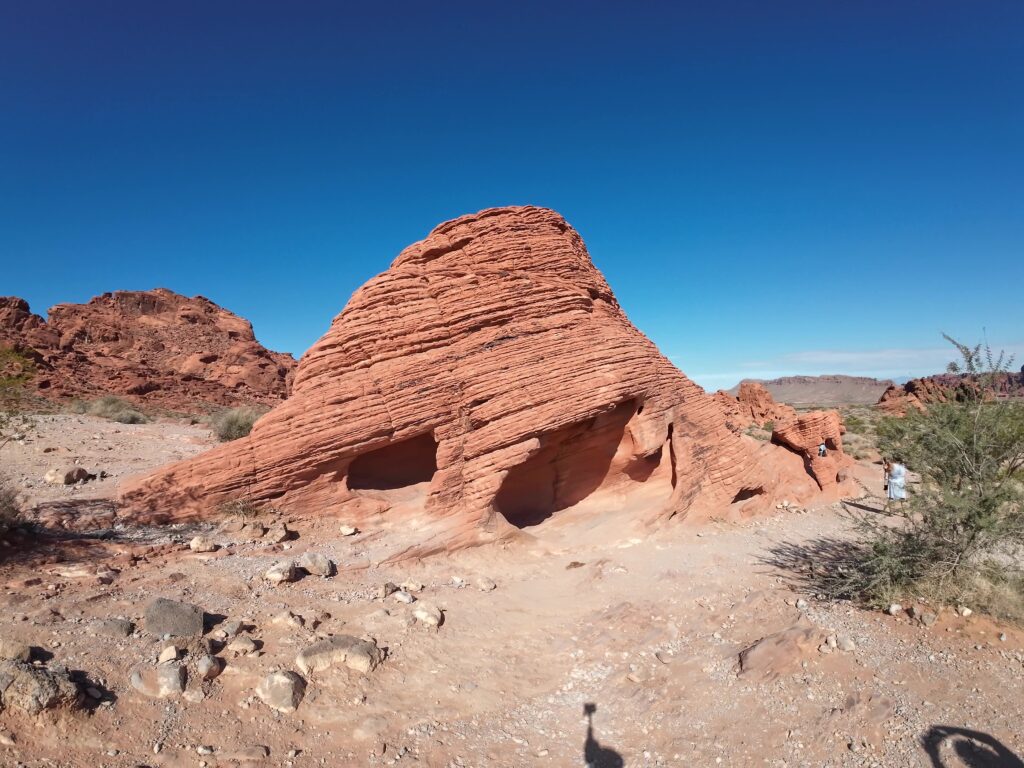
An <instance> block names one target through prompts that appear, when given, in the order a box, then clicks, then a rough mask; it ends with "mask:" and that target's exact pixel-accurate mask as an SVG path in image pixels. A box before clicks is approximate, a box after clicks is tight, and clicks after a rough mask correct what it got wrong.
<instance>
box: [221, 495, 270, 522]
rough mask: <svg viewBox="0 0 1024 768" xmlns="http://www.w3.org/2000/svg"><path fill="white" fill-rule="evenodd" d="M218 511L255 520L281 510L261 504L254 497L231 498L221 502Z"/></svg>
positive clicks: (227, 515)
mask: <svg viewBox="0 0 1024 768" xmlns="http://www.w3.org/2000/svg"><path fill="white" fill-rule="evenodd" d="M217 512H218V513H219V514H221V515H224V516H225V517H239V518H241V519H243V520H253V519H255V518H257V517H260V516H262V515H271V516H273V515H276V514H278V513H279V512H280V510H279V509H278V508H277V507H273V506H270V505H261V504H259V503H257V502H255V501H253V500H252V499H231V500H230V501H225V502H223V503H221V504H220V505H219V506H218V507H217Z"/></svg>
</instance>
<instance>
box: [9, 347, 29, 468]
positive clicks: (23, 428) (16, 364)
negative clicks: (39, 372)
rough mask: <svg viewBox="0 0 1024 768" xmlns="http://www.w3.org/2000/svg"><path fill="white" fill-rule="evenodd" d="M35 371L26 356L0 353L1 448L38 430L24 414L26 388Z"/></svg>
mask: <svg viewBox="0 0 1024 768" xmlns="http://www.w3.org/2000/svg"><path fill="white" fill-rule="evenodd" d="M34 371H35V366H34V365H33V364H32V361H31V360H30V359H29V358H28V357H26V356H25V355H23V354H21V353H20V352H17V351H15V350H14V349H11V348H9V347H4V348H2V349H0V448H3V447H4V446H5V445H7V443H9V442H10V441H11V440H14V439H16V438H17V437H18V436H19V435H27V434H28V433H29V432H31V431H32V429H33V428H34V427H35V422H34V421H32V419H30V418H29V417H28V416H27V415H26V414H25V413H24V412H23V410H22V407H23V402H22V401H23V397H24V386H25V383H26V382H27V381H28V380H29V379H30V378H31V377H32V374H33V373H34Z"/></svg>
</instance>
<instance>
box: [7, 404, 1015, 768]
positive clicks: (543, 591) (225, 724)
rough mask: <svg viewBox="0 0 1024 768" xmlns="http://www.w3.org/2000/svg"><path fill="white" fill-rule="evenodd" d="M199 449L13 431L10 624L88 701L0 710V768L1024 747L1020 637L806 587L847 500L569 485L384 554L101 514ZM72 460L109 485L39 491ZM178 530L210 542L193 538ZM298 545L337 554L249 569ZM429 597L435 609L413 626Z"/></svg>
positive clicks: (905, 756) (189, 443)
mask: <svg viewBox="0 0 1024 768" xmlns="http://www.w3.org/2000/svg"><path fill="white" fill-rule="evenodd" d="M745 439H749V440H753V438H745ZM214 443H215V440H214V439H213V437H212V436H211V435H210V433H209V432H208V431H207V430H205V429H204V428H203V427H201V426H186V425H183V424H178V423H172V422H163V423H154V424H141V425H121V424H115V423H113V422H109V421H105V420H102V419H97V418H94V417H90V416H66V415H55V416H46V417H40V418H39V423H38V429H37V430H36V431H35V432H34V433H32V434H30V435H29V436H27V437H26V438H25V439H24V440H22V441H19V442H15V443H12V444H10V445H8V446H7V447H6V448H5V449H4V450H5V454H6V457H5V466H6V467H7V469H8V472H9V473H10V474H11V475H12V477H13V479H14V480H15V482H16V484H17V485H18V486H19V490H20V491H21V492H22V494H23V496H24V499H25V500H26V501H27V503H28V505H29V506H30V507H38V510H39V512H38V513H37V515H36V517H37V519H40V520H42V521H43V522H45V523H47V525H49V526H50V529H49V530H48V531H47V532H45V533H42V534H40V535H37V536H34V537H32V538H31V539H23V540H20V541H19V540H16V541H14V542H12V544H11V546H9V547H8V548H6V550H5V557H4V559H3V561H2V563H0V583H3V584H4V585H5V587H4V590H3V595H2V600H3V611H2V618H0V637H2V639H3V641H4V643H6V644H11V643H13V644H24V645H26V646H28V647H30V648H31V654H32V658H33V659H34V660H35V661H36V662H37V663H39V664H41V665H45V666H46V667H47V668H54V667H59V666H63V667H66V668H67V669H68V670H69V671H70V675H71V677H72V678H73V679H74V680H76V682H78V684H79V685H80V687H82V688H83V689H84V690H86V691H87V693H86V695H85V706H84V708H81V709H76V710H69V709H55V710H46V711H44V712H42V713H41V714H39V715H35V716H32V715H27V714H24V713H20V712H18V711H16V710H15V709H14V708H11V707H8V708H7V709H6V710H5V711H4V712H3V713H2V714H0V729H2V733H0V764H2V765H5V766H7V765H10V766H32V767H33V768H34V767H35V766H85V765H88V766H105V767H106V766H110V767H111V768H119V767H121V766H125V767H128V766H167V767H170V766H206V767H207V768H213V767H214V766H236V765H250V764H253V765H255V764H265V765H275V766H277V765H280V766H295V767H296V768H299V767H300V766H320V765H370V766H373V765H406V764H408V765H424V766H437V767H439V768H440V767H447V766H579V765H585V764H587V763H589V764H591V765H594V766H602V767H603V766H630V767H632V766H638V767H639V766H715V765H723V766H908V767H909V766H921V767H922V768H938V767H939V766H942V767H943V768H954V767H959V766H968V767H969V766H1018V765H1020V761H1019V758H1017V757H1015V756H1014V755H1020V754H1022V753H1024V729H1022V728H1021V723H1022V722H1024V700H1022V698H1021V696H1020V691H1021V690H1022V678H1024V633H1021V632H1020V631H1019V630H1017V629H1015V628H1013V627H1007V626H1000V625H997V624H996V623H994V622H992V621H990V620H989V619H987V618H985V617H983V616H980V615H978V614H976V613H971V614H970V615H966V616H964V615H961V613H960V612H958V611H955V610H953V609H951V608H949V607H946V606H928V605H922V604H918V605H911V604H909V603H908V604H907V605H906V606H905V607H906V608H908V609H912V610H911V611H910V612H909V613H908V612H907V611H899V612H897V613H896V615H889V614H887V613H884V612H881V611H869V610H865V609H862V608H858V607H855V606H853V605H851V604H849V603H846V602H842V601H839V602H836V601H830V600H825V599H819V595H818V594H817V592H816V590H815V585H814V574H815V572H816V569H820V568H827V567H828V562H829V560H828V551H829V548H830V547H842V546H843V542H844V541H846V540H848V538H849V536H850V535H851V532H850V527H849V523H848V521H847V519H846V517H845V514H844V511H843V507H842V505H841V504H831V505H826V506H821V507H817V508H808V509H797V508H795V507H791V508H789V509H784V510H777V511H776V513H775V514H772V515H769V516H763V517H758V518H751V519H739V520H730V519H720V520H713V521H712V522H710V523H705V524H701V525H696V524H691V523H688V522H687V521H685V520H684V521H680V522H676V521H671V522H670V523H669V524H667V525H663V526H660V527H658V528H657V529H654V530H652V529H645V528H642V527H640V526H638V525H637V524H636V523H635V522H634V520H635V519H636V515H634V514H633V512H634V510H631V509H630V508H629V506H628V505H625V504H624V505H622V506H621V507H614V505H612V506H611V507H609V505H608V503H607V501H604V502H602V503H603V504H604V506H603V507H602V508H601V509H595V508H594V507H593V505H590V506H588V504H587V502H583V503H581V504H580V505H578V506H577V507H575V508H571V509H567V510H565V511H563V512H560V513H558V514H556V515H555V516H553V517H552V518H550V519H549V520H548V521H546V522H544V523H543V524H541V525H538V526H535V527H531V528H527V529H524V531H523V533H522V535H521V536H519V537H518V538H517V539H515V540H513V541H511V542H506V543H502V544H497V545H491V546H484V547H478V548H471V549H467V550H462V551H457V552H454V553H450V554H443V555H437V556H434V557H428V558H424V559H421V560H414V561H408V560H403V561H398V562H392V561H389V560H388V555H389V553H392V552H394V551H395V549H396V546H397V547H399V548H400V545H401V543H402V542H403V541H410V542H412V541H414V540H415V539H416V538H417V529H416V524H415V523H414V522H413V523H409V522H406V523H401V522H391V523H387V524H385V523H384V522H382V523H381V524H380V525H379V526H371V525H364V526H363V530H360V531H358V532H356V533H354V534H351V535H345V534H350V533H351V532H350V531H347V530H346V531H344V532H343V526H344V525H345V524H346V521H345V520H339V519H336V518H333V517H316V516H308V515H307V516H302V517H299V516H292V515H289V512H288V510H282V511H279V512H278V511H271V512H263V513H255V514H251V515H247V516H246V517H244V518H242V519H235V518H231V517H229V516H222V517H220V518H218V519H217V520H214V521H211V522H210V523H209V524H205V525H201V526H186V525H176V526H169V527H159V528H146V527H134V526H129V525H125V524H124V523H123V522H120V521H118V520H117V519H116V516H110V515H113V513H109V514H108V512H107V511H106V510H107V508H106V507H104V504H105V500H107V499H109V498H110V497H111V496H112V494H113V492H114V487H115V483H116V482H117V481H118V480H119V479H120V478H122V477H124V476H126V475H129V474H133V473H136V472H143V471H146V470H149V469H152V468H154V467H157V466H160V465H162V464H165V463H167V462H170V461H174V460H177V459H180V458H183V457H187V456H191V455H194V454H196V453H198V452H201V451H203V450H205V449H206V448H208V447H209V446H211V445H213V444H214ZM57 456H59V460H58V459H57V458H55V457H57ZM75 463H77V464H79V465H81V466H85V467H87V468H88V469H89V471H90V472H93V473H98V472H100V471H104V472H107V473H108V474H109V475H110V477H109V478H106V479H100V477H97V479H96V480H91V481H89V482H86V483H84V484H82V485H75V486H70V487H63V486H53V485H49V484H45V483H43V482H42V480H41V479H42V477H43V475H44V474H45V473H46V471H47V470H48V469H50V468H51V467H52V466H54V465H57V464H60V465H68V464H75ZM855 471H856V476H857V478H858V480H860V482H861V484H862V486H863V488H864V494H863V498H861V499H859V500H856V503H857V504H860V505H861V506H862V507H869V508H877V507H878V505H879V501H878V499H877V496H878V495H880V493H881V488H880V472H879V471H878V466H877V465H876V464H874V463H872V461H871V460H870V459H862V460H861V461H860V462H859V463H858V465H857V467H856V470H855ZM781 501H782V500H779V502H780V503H781ZM97 510H98V511H97ZM79 511H81V514H79ZM90 515H91V516H90ZM104 515H108V516H104ZM76 521H77V522H76ZM79 529H81V530H79ZM264 530H265V531H266V533H265V534H264V535H263V536H258V533H259V532H260V531H264ZM196 536H201V537H206V538H207V539H209V540H210V541H209V542H208V544H209V543H212V544H214V545H216V547H217V548H216V549H215V550H214V551H208V552H195V551H193V550H192V549H191V548H190V546H189V545H190V542H191V541H192V540H193V538H194V537H196ZM201 548H206V547H201ZM307 552H312V553H319V554H322V555H325V556H326V557H327V558H329V559H330V560H331V561H333V563H334V564H335V566H336V573H334V574H333V575H330V576H326V577H322V576H316V575H311V574H310V575H305V576H303V577H301V578H298V579H297V580H296V581H294V582H288V581H284V582H281V583H277V584H274V583H272V582H269V581H267V580H266V579H265V578H264V574H265V573H266V572H267V570H268V568H270V567H271V566H273V565H274V564H276V563H279V562H281V561H282V560H286V561H293V560H300V559H301V557H302V555H303V554H304V553H307ZM389 584H390V585H393V587H397V588H399V589H398V592H397V593H392V592H391V590H392V588H393V587H392V586H387V585H389ZM157 598H167V599H170V600H175V601H181V602H184V603H188V604H194V605H196V606H199V607H200V608H201V609H202V611H203V613H204V614H205V616H204V620H205V626H204V628H203V631H204V635H203V637H201V638H200V637H194V638H192V639H191V640H188V641H187V642H183V641H180V640H179V641H178V642H177V643H176V645H177V646H178V647H177V648H175V649H174V650H172V651H170V654H171V655H172V656H174V657H175V658H174V659H172V660H170V661H167V660H166V659H167V658H168V656H167V653H168V652H167V650H166V649H167V647H168V645H170V644H171V643H170V642H169V641H168V640H165V639H163V638H162V637H161V636H154V634H153V633H152V631H149V630H152V626H150V627H149V630H147V618H146V613H147V607H148V606H149V605H150V603H151V602H152V601H154V600H155V599H157ZM410 598H411V599H412V600H413V602H411V603H406V602H402V600H409V599H410ZM424 608H425V609H426V610H425V611H424V610H423V609H424ZM435 610H436V611H439V612H440V614H441V616H442V617H443V618H442V621H441V623H440V626H432V623H433V622H432V621H431V620H430V619H427V620H426V621H425V620H424V619H423V618H422V615H430V614H433V615H434V616H436V615H437V613H435V612H434V611H435ZM911 614H912V615H911ZM340 635H351V636H354V637H356V638H361V639H372V640H374V641H375V642H376V644H377V646H378V647H379V649H380V655H381V661H380V663H379V665H377V666H376V667H375V668H373V669H371V670H370V671H365V670H359V669H351V668H349V667H347V666H345V665H343V664H336V665H334V666H331V667H328V668H326V669H320V670H317V671H313V672H310V673H309V674H307V675H304V678H305V681H306V685H305V690H304V696H303V698H302V699H301V702H300V703H299V704H298V706H297V708H296V709H295V710H294V711H291V712H282V711H278V710H275V709H273V708H271V707H270V706H268V705H267V704H266V703H264V700H263V699H262V698H261V697H260V696H258V695H257V692H256V691H257V687H258V686H259V685H260V683H261V681H262V680H263V679H264V678H265V677H266V676H267V675H268V674H269V673H271V672H274V671H295V670H297V666H296V663H297V654H299V652H300V651H302V650H303V649H304V648H306V647H308V646H310V645H312V644H313V643H315V642H317V641H318V640H322V639H325V638H330V637H334V636H340ZM162 654H163V656H164V658H165V662H164V664H163V666H166V665H167V664H173V665H180V666H181V667H182V668H183V669H185V671H186V674H187V680H186V683H185V686H184V691H183V692H179V691H174V692H173V694H172V695H169V696H167V697H163V698H160V697H155V696H154V693H155V691H154V690H153V688H152V685H150V684H149V682H147V681H149V680H150V679H151V677H150V676H151V675H152V674H153V673H154V671H155V670H156V669H157V668H158V665H157V661H158V658H159V657H161V655H162ZM207 654H212V655H213V656H215V657H216V658H217V659H219V660H221V661H220V662H219V664H222V665H223V671H222V672H221V673H220V674H219V676H216V677H213V679H203V677H202V675H201V673H200V672H199V666H198V665H199V663H200V659H201V658H202V657H203V656H206V655H207ZM741 659H742V661H741ZM133 673H138V675H137V676H136V683H135V684H133V682H132V677H133Z"/></svg>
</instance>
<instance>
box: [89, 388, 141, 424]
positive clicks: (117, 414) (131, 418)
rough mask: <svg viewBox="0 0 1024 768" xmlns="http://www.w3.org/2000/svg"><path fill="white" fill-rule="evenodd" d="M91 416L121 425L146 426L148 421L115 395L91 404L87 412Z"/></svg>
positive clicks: (129, 404)
mask: <svg viewBox="0 0 1024 768" xmlns="http://www.w3.org/2000/svg"><path fill="white" fill-rule="evenodd" d="M85 412H86V413H88V414H89V415H90V416H99V417H100V418H103V419H110V420H111V421H116V422H118V423H120V424H145V423H146V422H147V421H149V419H147V418H146V417H145V416H144V415H143V414H142V413H141V412H140V411H138V410H137V409H136V408H135V406H133V405H132V404H131V403H129V402H127V401H125V400H122V399H121V398H119V397H114V396H113V395H107V396H106V397H101V398H99V399H98V400H93V401H92V402H91V403H89V405H88V407H87V408H86V410H85Z"/></svg>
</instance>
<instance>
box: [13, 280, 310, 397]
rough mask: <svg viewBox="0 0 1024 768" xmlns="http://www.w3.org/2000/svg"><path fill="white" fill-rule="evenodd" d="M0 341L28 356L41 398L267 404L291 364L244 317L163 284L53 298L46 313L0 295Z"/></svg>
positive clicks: (279, 393)
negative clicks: (66, 300)
mask: <svg viewBox="0 0 1024 768" xmlns="http://www.w3.org/2000/svg"><path fill="white" fill-rule="evenodd" d="M0 345H3V346H10V347H14V348H15V349H18V350H19V351H21V352H23V353H24V354H26V355H27V356H29V357H31V358H32V359H33V360H34V362H35V367H36V373H35V375H34V376H33V377H32V379H31V380H30V385H31V386H33V387H35V388H36V389H37V391H38V392H39V393H40V394H42V395H45V396H47V397H52V398H68V397H85V398H88V397H97V396H100V395H108V394H113V395H122V396H126V397H128V398H130V399H133V400H137V401H140V402H146V403H154V404H159V405H161V406H165V407H169V408H189V407H191V406H193V405H195V404H198V403H213V404H220V405H234V404H238V403H264V404H268V405H270V404H274V403H277V402H280V401H281V400H282V399H284V398H285V397H286V395H287V391H288V379H289V377H290V375H291V372H292V370H293V369H294V367H295V361H294V360H293V359H292V357H291V355H286V354H282V353H278V352H270V351H269V350H267V349H265V348H264V347H263V346H262V345H260V344H259V343H258V342H257V341H256V338H255V336H254V335H253V331H252V326H251V325H250V324H249V322H248V321H247V320H244V319H242V318H241V317H238V316H237V315H234V314H232V313H231V312H228V311H227V310H226V309H223V308H221V307H219V306H217V305H216V304H214V303H213V302H212V301H209V300H208V299H204V298H203V297H201V296H197V297H195V298H188V297H186V296H180V295H178V294H176V293H174V292H172V291H168V290H165V289H161V288H158V289H157V290H154V291H117V292H115V293H105V294H103V295H102V296H98V297H96V298H94V299H92V300H91V301H90V302H89V303H88V304H58V305H57V306H55V307H52V308H51V309H50V311H49V319H48V320H43V318H41V317H39V316H38V315H34V314H32V313H31V312H30V311H29V307H28V304H27V303H26V302H25V301H24V300H22V299H19V298H16V297H4V298H0Z"/></svg>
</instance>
